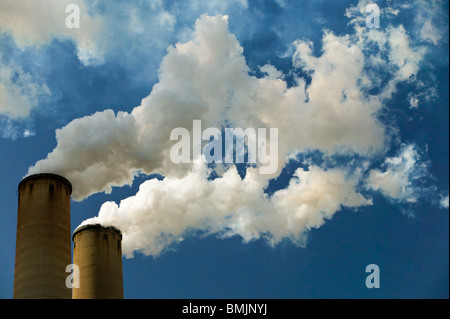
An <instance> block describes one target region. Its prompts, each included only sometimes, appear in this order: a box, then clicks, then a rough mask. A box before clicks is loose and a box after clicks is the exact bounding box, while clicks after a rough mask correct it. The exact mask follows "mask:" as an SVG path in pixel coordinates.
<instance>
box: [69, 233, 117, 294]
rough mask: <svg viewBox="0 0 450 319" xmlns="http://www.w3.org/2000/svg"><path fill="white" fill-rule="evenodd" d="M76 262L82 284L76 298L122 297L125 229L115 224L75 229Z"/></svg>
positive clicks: (74, 256) (77, 289) (74, 252)
mask: <svg viewBox="0 0 450 319" xmlns="http://www.w3.org/2000/svg"><path fill="white" fill-rule="evenodd" d="M72 239H73V263H74V264H75V265H77V266H78V269H79V283H80V287H79V288H73V291H72V298H73V299H123V276H122V233H121V232H120V230H118V229H116V228H114V227H103V226H101V225H86V226H82V227H80V228H78V229H76V230H75V232H74V233H73V236H72Z"/></svg>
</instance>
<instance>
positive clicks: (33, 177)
mask: <svg viewBox="0 0 450 319" xmlns="http://www.w3.org/2000/svg"><path fill="white" fill-rule="evenodd" d="M44 178H51V179H55V180H59V181H62V182H64V183H65V184H66V185H67V186H68V187H69V193H70V194H72V183H71V182H70V181H69V180H68V179H67V178H65V177H63V176H61V175H57V174H51V173H42V174H34V175H29V176H27V177H25V178H24V179H22V181H21V182H20V183H19V187H18V188H19V189H20V186H21V185H22V184H25V183H27V182H29V181H32V180H36V179H44Z"/></svg>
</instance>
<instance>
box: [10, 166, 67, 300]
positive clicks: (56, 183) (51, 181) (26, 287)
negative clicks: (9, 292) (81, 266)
mask: <svg viewBox="0 0 450 319" xmlns="http://www.w3.org/2000/svg"><path fill="white" fill-rule="evenodd" d="M71 192H72V185H71V184H70V182H69V181H68V180H66V179H65V178H63V177H61V176H58V175H53V174H39V175H33V176H30V177H27V178H25V179H24V180H23V181H22V182H21V183H20V184H19V203H18V215H17V235H16V261H15V270H14V293H13V298H17V299H24V298H25V299H43V298H47V299H70V298H71V295H72V293H71V289H69V288H67V286H66V278H67V276H68V275H69V274H68V273H66V267H67V265H69V264H71V247H70V244H71V242H70V233H71V231H70V195H71Z"/></svg>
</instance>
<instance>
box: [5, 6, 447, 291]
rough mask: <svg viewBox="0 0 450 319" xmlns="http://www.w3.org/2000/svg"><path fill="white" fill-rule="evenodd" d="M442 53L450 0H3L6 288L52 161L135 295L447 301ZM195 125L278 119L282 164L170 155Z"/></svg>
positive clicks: (75, 209) (75, 208)
mask: <svg viewBox="0 0 450 319" xmlns="http://www.w3.org/2000/svg"><path fill="white" fill-rule="evenodd" d="M71 3H74V4H77V5H78V6H79V8H80V12H81V19H80V28H79V29H68V28H67V27H66V25H65V21H66V17H67V16H68V13H66V12H65V8H66V5H68V4H71ZM372 3H376V4H377V5H378V7H379V9H380V27H379V28H372V29H370V28H368V27H367V25H366V18H367V16H368V15H369V14H370V13H366V10H365V9H366V6H367V5H368V4H372ZM448 62H449V60H448V1H437V0H436V1H431V2H430V1H422V0H415V1H366V0H361V1H359V2H358V1H294V0H292V1H290V0H266V1H262V0H260V1H258V0H232V1H220V0H214V1H201V0H194V1H176V0H173V1H164V0H141V1H127V2H126V4H125V3H124V2H122V1H102V0H98V1H81V0H77V1H69V0H67V1H52V0H41V1H34V2H31V3H30V2H29V1H17V0H16V1H9V0H0V149H1V152H0V176H1V177H2V183H1V184H0V194H1V195H0V211H1V215H0V216H1V222H0V227H1V228H0V233H1V234H2V235H1V236H2V238H1V239H2V240H1V241H0V254H1V263H0V297H2V298H11V297H12V290H13V277H14V256H15V236H16V221H17V220H16V217H17V194H16V191H17V185H18V183H19V182H20V180H21V179H22V178H23V177H24V176H26V175H27V174H34V173H44V172H48V173H57V174H61V175H63V176H65V177H67V178H68V179H69V180H71V182H72V184H73V186H74V194H73V197H72V206H71V208H72V211H71V218H72V230H75V228H76V227H78V226H79V225H80V224H81V223H83V222H85V223H93V222H95V223H102V224H105V225H114V226H116V227H118V228H119V229H121V230H122V232H123V234H124V243H123V245H124V246H123V248H124V253H125V255H126V256H124V259H123V263H124V264H123V265H124V290H125V291H124V292H125V297H126V298H287V299H297V298H448V292H449V287H448V282H449V278H448V274H449V264H448V260H449V239H448V238H449V233H448V230H449V227H448V225H449V221H448V217H449V209H448V189H449V187H448V184H449V181H448V175H449V169H448V163H449V147H448V145H449V141H448V136H449V122H448V118H449V114H448V110H449V107H448V106H449V100H448V87H449V84H448V77H449V74H448V72H449V71H448V70H449V68H448ZM193 120H202V127H203V128H208V127H214V128H218V129H219V130H223V129H224V128H225V127H234V128H236V127H240V128H243V129H245V128H249V127H252V128H255V129H256V128H267V129H268V128H278V158H277V159H278V162H277V164H278V165H277V170H276V172H275V173H274V174H271V175H262V174H260V173H258V170H257V168H258V166H260V164H256V165H250V164H249V163H244V164H237V165H236V166H235V165H234V164H232V165H224V164H220V163H219V164H216V165H209V166H208V165H203V164H202V165H195V164H175V163H173V161H171V159H170V156H169V154H170V149H171V147H172V146H173V144H174V142H173V141H170V138H169V137H170V132H171V130H173V129H175V128H178V127H181V128H186V129H188V130H192V121H193ZM236 167H237V169H236ZM369 264H377V265H378V266H379V268H380V274H381V276H380V278H381V279H380V280H381V288H379V289H368V288H367V287H366V285H365V280H366V277H367V276H368V274H367V273H366V272H365V269H366V266H367V265H369Z"/></svg>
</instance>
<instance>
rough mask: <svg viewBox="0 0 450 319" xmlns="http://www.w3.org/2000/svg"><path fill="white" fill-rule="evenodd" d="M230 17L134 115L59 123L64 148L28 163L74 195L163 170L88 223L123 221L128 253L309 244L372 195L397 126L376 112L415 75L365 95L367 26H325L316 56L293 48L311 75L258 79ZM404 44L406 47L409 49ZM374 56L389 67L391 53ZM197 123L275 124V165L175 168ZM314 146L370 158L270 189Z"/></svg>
mask: <svg viewBox="0 0 450 319" xmlns="http://www.w3.org/2000/svg"><path fill="white" fill-rule="evenodd" d="M227 18H228V17H226V16H220V15H218V16H215V17H209V16H202V17H200V18H199V19H198V20H197V22H196V24H195V30H194V32H193V35H192V36H193V39H192V40H191V41H188V42H186V43H182V44H181V43H178V44H176V45H175V46H171V47H169V48H168V53H167V55H166V56H165V58H164V59H163V61H162V63H161V66H160V70H159V82H158V83H157V84H155V85H154V87H153V89H152V91H151V93H150V95H149V96H148V97H146V98H145V99H143V100H142V103H141V105H140V106H137V107H136V108H134V109H133V110H132V111H131V112H130V113H127V112H118V113H117V114H115V113H114V112H113V111H112V110H106V111H103V112H98V113H96V114H93V115H91V116H86V117H84V118H80V119H76V120H74V121H72V122H71V123H69V124H68V125H67V126H65V127H63V128H62V129H60V130H57V132H56V138H57V142H58V144H57V146H56V148H55V149H54V150H53V151H52V152H51V153H50V154H49V155H48V157H47V158H46V159H44V160H41V161H39V162H37V163H36V164H35V166H33V167H31V168H30V169H29V172H28V174H34V173H37V172H43V171H45V172H53V173H57V174H60V175H63V176H65V177H66V178H68V179H69V180H70V181H71V182H72V184H73V198H74V199H75V200H83V199H85V198H86V197H88V196H90V195H92V194H94V193H97V192H103V191H104V192H106V193H109V192H111V190H112V187H120V186H123V185H131V184H132V182H133V179H134V177H135V176H137V175H138V174H139V173H144V174H152V173H159V174H162V175H163V176H165V179H164V180H163V181H159V180H156V179H153V180H149V181H146V182H144V183H143V184H142V185H141V186H140V190H139V192H138V193H137V194H136V195H135V196H132V197H130V198H127V199H124V200H123V201H122V202H121V203H120V205H118V204H116V203H112V202H107V203H105V204H103V206H102V207H101V209H100V212H99V215H98V216H97V217H94V218H92V219H90V220H87V221H85V222H84V223H83V224H88V223H100V224H102V225H104V226H110V225H112V226H115V227H117V228H119V229H120V230H121V231H122V233H123V252H124V254H126V255H127V256H129V257H131V256H133V253H134V251H140V252H142V253H144V254H150V255H158V254H160V253H161V252H162V251H164V250H165V249H166V248H168V247H170V246H172V245H174V244H176V243H177V242H179V241H181V240H183V238H184V237H185V236H189V235H190V234H203V235H208V234H218V235H219V236H222V237H230V236H235V235H239V236H241V237H242V238H243V239H244V241H250V240H253V239H258V238H265V239H267V240H268V242H269V243H271V244H272V245H275V244H277V243H279V242H280V241H281V240H283V239H285V238H288V239H290V240H292V241H293V242H295V243H297V244H299V245H304V244H305V239H306V233H307V231H308V230H309V229H312V228H318V227H320V226H321V225H322V224H323V223H324V222H325V220H327V219H331V218H332V217H333V215H334V214H335V213H336V212H337V211H339V210H340V209H341V208H342V207H344V206H345V207H354V208H356V207H360V206H365V205H371V203H372V202H371V200H370V198H366V197H367V196H365V195H363V194H362V193H361V191H362V190H363V189H364V188H365V187H364V184H365V183H366V181H367V180H366V178H365V176H366V175H367V174H366V173H367V170H368V167H369V166H370V165H369V164H368V163H370V161H371V159H372V158H373V156H380V155H382V154H384V152H385V151H386V145H387V144H388V142H389V139H390V134H391V133H389V132H390V130H389V129H388V128H387V127H386V126H385V125H384V124H383V123H381V122H380V121H379V120H378V119H377V114H378V112H379V111H380V110H381V109H382V107H383V101H384V99H386V96H388V95H389V94H392V88H393V87H395V84H396V81H397V82H398V81H400V80H402V79H404V77H405V74H404V73H405V72H406V71H405V70H403V69H400V70H397V71H398V72H402V77H401V78H400V77H399V76H397V73H396V72H397V71H396V70H394V69H393V70H392V73H391V75H392V80H391V82H389V85H387V86H386V88H385V89H384V90H381V92H380V94H379V95H372V96H368V94H367V93H365V92H368V91H369V89H370V88H372V86H373V85H376V84H373V83H372V81H371V80H372V79H371V78H370V74H367V73H366V71H365V67H367V66H370V64H371V63H373V60H370V59H366V58H365V56H364V53H363V49H362V48H363V46H364V44H365V43H367V41H371V40H370V39H369V38H368V36H367V34H364V33H361V32H360V31H358V32H357V33H356V35H355V36H353V37H349V36H336V35H334V34H333V33H331V32H326V33H325V34H324V36H323V47H322V51H323V52H322V53H321V56H319V57H316V56H314V54H313V50H312V45H311V44H310V43H308V42H305V41H296V42H295V43H294V44H293V49H294V54H293V66H294V69H293V70H292V74H294V73H295V71H296V70H299V69H302V70H304V71H306V72H309V74H310V75H311V82H310V83H308V84H307V83H306V82H305V80H303V79H302V78H299V77H294V80H293V81H291V82H293V84H288V81H287V80H286V79H285V76H284V75H283V74H282V73H281V72H280V71H278V70H277V69H276V68H275V67H274V66H272V65H265V66H263V67H261V68H260V71H261V72H262V73H263V76H261V77H256V76H254V75H252V70H251V69H250V68H249V67H248V65H247V63H246V61H245V57H244V55H243V48H242V47H241V46H240V44H239V42H238V41H237V39H236V37H235V36H234V35H233V34H231V33H230V32H229V30H228V21H227ZM392 34H395V38H392V39H391V38H390V35H392ZM380 36H384V37H386V38H387V39H389V40H391V42H392V41H395V40H397V39H399V41H401V43H404V42H405V41H404V40H405V39H404V38H402V36H404V37H406V35H405V34H404V33H402V30H401V29H399V30H397V29H393V30H391V31H390V33H389V32H388V33H386V34H382V35H380ZM378 43H379V45H380V46H382V47H380V50H388V47H387V46H383V45H386V44H385V43H387V41H384V42H383V41H379V42H378ZM406 43H407V42H406ZM395 48H396V51H395V52H394V53H395V54H397V55H402V52H401V49H404V50H410V48H409V47H408V46H406V47H402V48H400V49H399V48H398V47H395ZM411 52H412V51H411ZM407 53H408V54H409V56H411V54H410V52H409V51H408V52H407ZM414 53H415V52H414ZM386 56H389V55H386ZM410 61H412V62H409V63H410V64H411V63H412V64H413V65H412V66H411V65H409V67H408V70H409V72H410V73H411V74H410V75H414V72H416V71H417V65H414V63H415V62H417V63H418V61H420V59H419V57H417V59H416V60H414V59H410ZM376 63H384V64H385V66H386V69H387V70H390V69H389V68H391V67H390V64H389V63H390V61H389V59H388V60H385V61H384V60H380V61H378V60H377V62H376ZM196 119H201V120H202V125H204V127H217V128H221V127H222V128H224V127H226V126H227V125H229V126H231V127H243V128H248V127H253V128H267V129H270V128H278V130H279V133H278V135H279V144H278V153H279V160H278V169H277V171H276V173H275V174H272V175H260V174H258V173H257V168H255V167H249V168H247V170H246V174H245V178H243V179H242V178H241V177H240V175H239V174H238V172H237V169H236V167H234V165H231V166H230V165H225V164H218V165H217V166H216V168H215V171H216V173H217V174H218V175H219V177H218V178H215V179H210V178H209V177H210V173H211V169H212V168H208V167H207V166H205V165H204V164H201V163H196V164H194V163H192V164H174V163H173V162H172V161H171V159H170V150H171V147H172V146H173V144H174V142H173V141H170V133H171V131H172V130H173V129H174V128H177V127H183V128H191V127H192V121H193V120H196ZM312 150H316V151H319V152H321V153H322V154H325V155H324V156H327V157H330V158H331V157H333V156H334V155H345V156H350V157H351V156H354V155H357V157H358V158H362V159H364V161H363V162H364V163H365V164H364V165H360V166H359V167H358V169H353V168H354V165H353V166H352V165H351V164H352V163H353V160H350V161H349V162H348V163H345V164H343V165H341V166H337V165H336V167H334V168H327V167H320V165H310V167H309V169H308V170H305V169H302V168H299V169H297V170H296V172H295V174H294V176H292V179H291V180H290V183H289V186H288V187H287V188H286V189H282V190H278V191H276V192H274V193H273V195H272V196H268V195H267V194H266V193H265V189H266V188H267V186H268V183H269V181H270V179H272V178H276V177H277V176H279V174H280V172H281V171H282V169H283V167H284V165H285V164H286V163H287V160H289V159H292V158H295V157H296V155H297V154H299V153H307V152H309V151H312ZM350 167H352V169H350ZM408 177H409V176H408V175H405V176H404V178H408ZM369 188H370V187H366V189H369Z"/></svg>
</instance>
